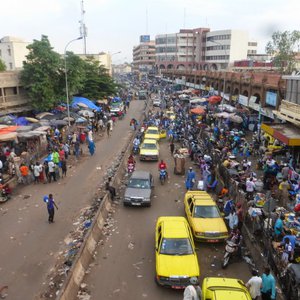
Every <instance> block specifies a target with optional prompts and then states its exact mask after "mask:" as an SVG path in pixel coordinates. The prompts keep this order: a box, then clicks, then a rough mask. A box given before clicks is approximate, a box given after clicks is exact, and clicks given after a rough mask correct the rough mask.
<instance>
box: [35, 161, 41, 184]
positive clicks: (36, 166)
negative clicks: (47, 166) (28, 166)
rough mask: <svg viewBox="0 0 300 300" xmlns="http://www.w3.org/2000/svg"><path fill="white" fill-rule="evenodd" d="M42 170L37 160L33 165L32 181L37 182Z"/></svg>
mask: <svg viewBox="0 0 300 300" xmlns="http://www.w3.org/2000/svg"><path fill="white" fill-rule="evenodd" d="M42 171H43V168H42V166H41V165H40V163H39V162H36V163H35V165H34V167H33V176H34V183H39V178H40V173H41V172H42Z"/></svg>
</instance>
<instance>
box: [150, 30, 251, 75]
mask: <svg viewBox="0 0 300 300" xmlns="http://www.w3.org/2000/svg"><path fill="white" fill-rule="evenodd" d="M155 43H156V67H157V69H159V70H164V69H173V70H174V69H176V70H220V69H225V68H227V67H228V65H230V64H233V62H234V61H236V60H241V59H247V58H248V56H249V55H255V54H256V52H257V50H256V49H257V43H256V42H252V41H249V38H248V33H247V32H245V31H240V30H218V31H210V29H209V28H195V29H181V30H180V31H179V33H172V34H160V35H157V36H156V38H155Z"/></svg>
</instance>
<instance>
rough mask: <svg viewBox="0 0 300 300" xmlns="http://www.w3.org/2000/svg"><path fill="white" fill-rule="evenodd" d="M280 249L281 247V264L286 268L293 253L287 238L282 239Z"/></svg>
mask: <svg viewBox="0 0 300 300" xmlns="http://www.w3.org/2000/svg"><path fill="white" fill-rule="evenodd" d="M282 247H283V252H282V256H281V261H282V262H283V264H284V266H286V265H287V264H288V263H289V260H290V259H291V257H292V251H293V246H292V243H291V241H290V239H289V238H288V237H285V238H284V244H283V245H282Z"/></svg>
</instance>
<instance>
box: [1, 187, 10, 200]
mask: <svg viewBox="0 0 300 300" xmlns="http://www.w3.org/2000/svg"><path fill="white" fill-rule="evenodd" d="M10 195H11V189H10V187H9V186H8V185H5V186H4V185H2V186H1V184H0V203H4V202H6V201H7V200H9V199H10Z"/></svg>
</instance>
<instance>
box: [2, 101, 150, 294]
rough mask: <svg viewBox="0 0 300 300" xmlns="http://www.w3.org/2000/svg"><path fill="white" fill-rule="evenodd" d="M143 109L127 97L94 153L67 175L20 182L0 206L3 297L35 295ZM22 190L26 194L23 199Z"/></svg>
mask: <svg viewBox="0 0 300 300" xmlns="http://www.w3.org/2000/svg"><path fill="white" fill-rule="evenodd" d="M143 109H144V101H133V102H132V103H131V106H130V110H129V112H128V114H127V116H126V117H125V118H124V119H123V120H121V121H118V122H117V123H116V126H115V128H114V130H113V134H112V136H111V137H109V138H107V137H106V136H105V137H104V139H103V140H102V141H99V142H97V144H96V153H95V155H94V156H93V157H89V156H87V157H83V158H81V159H80V160H81V162H80V163H79V164H78V165H76V166H74V167H72V168H70V169H69V170H68V177H67V178H65V179H63V180H60V181H59V182H57V183H51V184H45V185H43V184H40V185H30V186H27V187H24V188H22V189H20V194H19V195H16V196H15V197H14V198H13V199H11V200H10V201H9V202H7V203H5V204H3V205H1V207H0V228H1V231H0V239H1V247H0V286H2V285H8V286H9V290H8V294H9V295H8V298H7V299H12V300H18V299H22V300H32V299H34V298H35V297H36V298H38V297H37V296H36V295H38V294H39V291H40V290H41V289H43V283H44V281H45V278H46V274H47V273H48V272H49V270H50V268H51V267H52V266H54V264H55V257H56V255H57V253H58V252H59V250H60V248H61V246H62V243H63V241H64V238H65V237H66V236H67V235H68V233H69V232H70V231H71V230H72V229H73V220H74V219H75V218H76V216H78V215H79V211H80V209H82V208H83V207H86V206H88V205H89V204H90V203H91V199H92V198H93V195H94V193H95V191H96V187H97V186H98V185H99V183H100V182H101V178H102V175H103V174H104V171H105V170H106V169H107V167H109V166H110V164H111V162H112V161H113V160H114V158H115V156H116V155H117V154H118V153H119V151H120V150H121V149H123V147H124V146H125V145H126V144H127V140H128V136H129V134H130V128H129V120H130V118H132V117H135V118H139V116H140V115H141V114H142V111H143ZM97 167H101V170H100V169H99V168H98V169H97ZM49 193H53V194H54V199H55V200H56V202H57V203H58V206H59V210H58V211H57V212H56V215H55V223H54V224H48V222H47V210H46V207H45V204H44V203H43V201H42V197H43V195H45V194H49ZM24 195H27V196H30V197H28V198H26V197H25V198H26V199H24Z"/></svg>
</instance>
